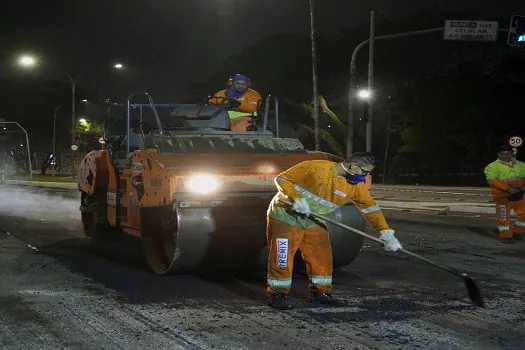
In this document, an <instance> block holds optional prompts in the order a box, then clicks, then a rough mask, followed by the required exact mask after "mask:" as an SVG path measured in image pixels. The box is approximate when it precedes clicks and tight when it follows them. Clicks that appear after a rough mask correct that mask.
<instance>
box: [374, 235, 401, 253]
mask: <svg viewBox="0 0 525 350" xmlns="http://www.w3.org/2000/svg"><path fill="white" fill-rule="evenodd" d="M379 239H380V240H382V241H383V244H384V248H385V250H386V251H387V252H395V251H396V250H399V249H402V248H403V246H401V243H399V241H398V240H397V238H396V237H395V236H394V230H383V231H381V236H379Z"/></svg>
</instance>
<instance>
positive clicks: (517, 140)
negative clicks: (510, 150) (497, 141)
mask: <svg viewBox="0 0 525 350" xmlns="http://www.w3.org/2000/svg"><path fill="white" fill-rule="evenodd" d="M522 144H523V139H522V138H521V137H519V136H511V137H510V138H509V146H511V147H519V146H521V145H522Z"/></svg>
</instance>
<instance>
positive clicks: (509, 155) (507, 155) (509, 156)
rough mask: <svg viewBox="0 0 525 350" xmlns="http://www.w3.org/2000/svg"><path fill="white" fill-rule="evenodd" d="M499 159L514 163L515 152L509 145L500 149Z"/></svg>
mask: <svg viewBox="0 0 525 350" xmlns="http://www.w3.org/2000/svg"><path fill="white" fill-rule="evenodd" d="M498 159H499V160H501V161H502V162H512V161H513V160H514V151H513V149H512V147H510V146H509V145H502V146H499V147H498Z"/></svg>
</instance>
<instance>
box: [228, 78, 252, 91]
mask: <svg viewBox="0 0 525 350" xmlns="http://www.w3.org/2000/svg"><path fill="white" fill-rule="evenodd" d="M236 83H237V84H236ZM227 85H228V87H234V88H235V89H236V90H237V91H239V92H244V91H246V90H247V89H248V88H250V87H251V86H252V81H251V80H250V78H249V77H247V76H246V75H244V74H235V75H234V76H232V77H231V78H230V79H228V83H227Z"/></svg>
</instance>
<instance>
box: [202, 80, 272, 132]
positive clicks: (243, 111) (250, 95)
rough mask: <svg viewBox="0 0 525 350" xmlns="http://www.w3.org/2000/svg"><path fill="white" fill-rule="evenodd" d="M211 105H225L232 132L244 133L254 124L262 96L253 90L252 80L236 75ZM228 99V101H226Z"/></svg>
mask: <svg viewBox="0 0 525 350" xmlns="http://www.w3.org/2000/svg"><path fill="white" fill-rule="evenodd" d="M215 96H217V97H222V98H216V99H213V98H211V100H210V101H211V103H214V104H225V105H226V106H227V107H228V109H231V110H229V111H228V114H229V116H230V122H231V124H230V128H231V130H232V131H237V132H244V131H247V128H248V127H249V126H250V125H251V124H252V117H253V116H255V115H256V112H257V107H258V106H259V101H261V100H262V97H261V95H260V94H259V93H258V92H257V91H255V90H253V89H251V80H250V78H248V77H247V76H245V75H242V74H235V75H234V76H233V77H231V78H230V79H229V80H228V83H227V88H226V89H224V90H221V91H219V92H217V93H216V94H215ZM226 99H228V100H226Z"/></svg>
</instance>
